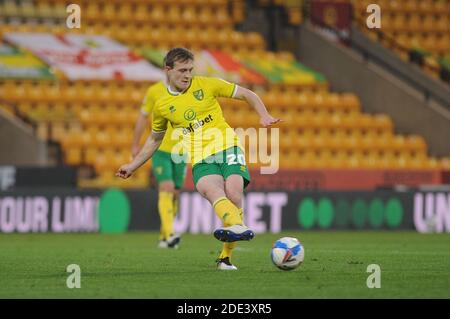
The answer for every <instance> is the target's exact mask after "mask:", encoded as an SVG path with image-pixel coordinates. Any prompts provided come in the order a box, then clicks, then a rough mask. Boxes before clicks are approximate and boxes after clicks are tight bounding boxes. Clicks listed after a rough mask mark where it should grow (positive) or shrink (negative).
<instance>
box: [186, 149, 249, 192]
mask: <svg viewBox="0 0 450 319" xmlns="http://www.w3.org/2000/svg"><path fill="white" fill-rule="evenodd" d="M216 174H217V175H222V176H223V178H224V179H227V178H228V176H230V175H233V174H237V175H241V176H242V177H243V178H244V188H246V187H247V185H248V184H249V183H250V173H249V171H248V168H247V164H246V163H245V156H244V152H242V150H241V149H240V148H239V147H237V146H234V147H230V148H228V149H226V150H224V151H221V152H218V153H216V154H213V155H211V156H208V157H207V158H205V159H204V160H202V161H201V162H198V163H197V164H195V165H194V166H193V167H192V177H193V179H194V184H195V185H197V183H198V180H199V179H200V178H201V177H203V176H207V175H216Z"/></svg>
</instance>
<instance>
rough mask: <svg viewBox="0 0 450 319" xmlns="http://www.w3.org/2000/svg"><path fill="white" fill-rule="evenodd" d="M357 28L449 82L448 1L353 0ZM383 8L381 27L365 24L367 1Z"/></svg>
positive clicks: (449, 4)
mask: <svg viewBox="0 0 450 319" xmlns="http://www.w3.org/2000/svg"><path fill="white" fill-rule="evenodd" d="M352 3H353V6H354V15H355V19H356V20H357V22H358V23H357V25H358V26H359V28H360V30H361V31H363V32H364V33H366V34H367V35H368V36H369V37H370V38H372V39H374V40H376V41H380V42H381V43H382V44H383V45H384V46H386V47H387V48H389V49H391V50H393V51H394V52H396V53H397V54H399V56H400V57H402V59H404V60H409V61H412V62H416V63H417V64H419V65H420V66H421V67H422V69H423V70H424V71H425V72H426V73H428V74H429V75H431V76H433V77H434V78H441V79H442V80H444V81H446V82H449V74H450V66H449V63H450V62H449V61H450V20H449V16H450V2H448V1H446V0H420V1H419V0H401V1H398V0H395V1H388V0H378V1H372V0H353V1H352ZM371 3H373V4H378V5H379V6H380V7H381V8H383V13H382V15H381V23H382V28H381V29H368V28H367V27H366V24H365V23H366V18H365V16H366V14H367V13H366V8H367V6H368V5H369V4H371Z"/></svg>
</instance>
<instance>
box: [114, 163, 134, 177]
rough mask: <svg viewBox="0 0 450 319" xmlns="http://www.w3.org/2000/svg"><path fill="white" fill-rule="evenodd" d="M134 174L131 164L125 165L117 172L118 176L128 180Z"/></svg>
mask: <svg viewBox="0 0 450 319" xmlns="http://www.w3.org/2000/svg"><path fill="white" fill-rule="evenodd" d="M131 174H133V170H132V169H131V165H130V164H125V165H122V166H120V168H119V169H118V170H117V172H116V176H118V177H121V178H123V179H126V178H128V177H130V176H131Z"/></svg>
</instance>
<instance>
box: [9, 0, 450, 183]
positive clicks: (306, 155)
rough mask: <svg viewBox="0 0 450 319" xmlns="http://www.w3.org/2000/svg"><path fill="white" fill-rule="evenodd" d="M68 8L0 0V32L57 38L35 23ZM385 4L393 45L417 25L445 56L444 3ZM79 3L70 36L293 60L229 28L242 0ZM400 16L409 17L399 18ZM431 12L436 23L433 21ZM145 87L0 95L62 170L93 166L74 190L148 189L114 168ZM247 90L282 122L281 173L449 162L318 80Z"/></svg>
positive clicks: (20, 83) (126, 151)
mask: <svg viewBox="0 0 450 319" xmlns="http://www.w3.org/2000/svg"><path fill="white" fill-rule="evenodd" d="M366 2H367V1H361V3H362V4H364V3H366ZM67 3H68V1H63V0H56V1H55V0H36V1H10V0H6V1H4V2H3V3H2V9H3V10H0V12H1V13H0V18H2V19H4V21H6V22H7V23H3V24H1V25H0V34H3V33H5V32H9V31H21V32H31V31H33V32H36V31H42V32H56V33H57V32H62V31H63V30H64V29H63V28H60V27H59V28H58V27H57V28H55V25H54V24H53V23H47V22H45V21H44V20H42V21H41V20H39V19H37V20H36V18H37V17H38V18H39V17H47V18H49V19H50V21H57V19H60V18H61V16H62V15H61V10H62V9H64V7H65V5H66V4H67ZM387 3H390V4H389V8H390V12H391V13H389V14H386V16H388V18H387V19H386V24H387V25H388V28H389V30H392V32H397V34H398V36H399V41H400V42H401V41H403V40H404V41H405V45H407V46H409V47H410V46H411V45H412V44H411V43H410V42H408V41H410V37H408V36H407V37H404V38H402V36H404V35H405V34H408V33H407V32H409V31H411V30H413V29H414V28H416V29H417V28H418V27H419V26H421V25H422V24H423V25H425V27H424V28H423V30H424V34H425V38H424V41H422V40H421V42H420V44H421V45H424V46H425V47H426V48H427V49H429V50H432V51H433V52H437V53H445V54H448V53H449V47H448V41H444V40H440V41H435V40H436V39H437V38H439V39H441V38H442V39H444V38H443V37H445V36H446V37H448V34H447V35H445V36H443V35H442V34H441V33H442V32H447V33H448V29H447V27H448V24H447V25H445V23H446V21H447V22H448V20H446V19H448V17H444V15H445V14H444V13H445V12H447V11H443V10H447V6H442V4H438V3H439V2H438V1H427V3H429V4H431V3H433V4H434V6H433V7H429V6H425V5H423V4H422V3H419V2H414V3H413V2H411V5H410V6H408V7H403V6H402V7H401V8H400V7H396V6H395V2H394V1H393V2H387V1H386V4H387ZM362 4H361V5H362ZM80 5H81V6H82V7H83V8H84V10H85V11H83V14H84V15H85V16H84V19H86V20H87V22H85V23H86V24H85V26H84V27H83V28H82V29H81V30H74V31H75V32H81V33H86V34H103V35H107V36H111V37H112V38H115V39H116V40H118V41H121V42H122V43H125V44H127V45H128V46H130V47H132V48H140V47H143V46H148V44H149V43H151V44H152V46H154V47H155V48H167V47H170V46H172V45H185V46H186V47H189V48H196V49H200V48H215V49H221V50H223V51H225V52H231V53H232V54H233V55H235V56H239V57H243V56H251V57H254V58H257V59H262V60H264V61H270V60H271V59H280V60H284V61H293V60H294V57H293V56H292V54H289V53H286V52H281V53H271V52H267V51H265V47H266V46H265V41H264V39H263V38H262V36H261V35H259V34H257V33H254V32H249V33H243V32H238V31H234V30H233V26H234V23H236V22H239V21H240V20H241V19H242V16H243V15H244V14H245V12H244V11H243V6H242V1H237V2H236V3H234V5H233V7H232V10H231V12H229V11H228V6H227V5H228V1H225V0H214V1H201V0H170V1H169V0H167V1H156V0H140V1H137V0H136V1H130V2H126V3H125V2H121V1H118V0H115V1H96V2H92V1H80ZM355 7H356V9H355V10H356V12H360V11H361V6H360V5H359V4H358V5H356V4H355ZM405 12H415V13H414V15H413V16H411V15H410V18H408V19H406V18H405V15H404V13H405ZM417 12H418V13H417ZM447 13H448V12H447ZM408 14H409V13H408ZM431 15H436V16H438V18H436V19H431V18H430V16H431ZM11 17H20V18H21V20H20V23H16V22H12V20H11ZM32 19H35V21H34V20H32ZM33 21H34V22H33ZM36 21H38V22H37V24H35V23H36ZM444 26H445V28H444ZM421 27H422V26H421ZM435 27H437V28H438V29H439V28H441V29H439V30H440V31H438V33H437V34H434V33H433V32H431V31H430V32H425V31H426V30H434V29H435ZM173 30H178V31H175V32H174V31H173ZM426 37H428V38H426ZM402 39H403V40H402ZM149 84H150V83H148V82H131V81H125V82H116V81H95V80H90V81H67V80H64V79H60V80H59V81H57V82H52V81H31V80H2V81H0V96H1V97H2V99H3V100H5V101H7V102H8V103H10V104H11V105H15V106H16V107H17V109H18V110H19V111H20V112H21V113H22V114H26V115H27V116H28V117H29V118H31V119H33V120H34V121H36V122H37V123H38V124H39V125H38V127H39V129H38V134H39V135H40V136H41V137H42V138H44V139H47V140H53V141H56V142H59V143H60V144H61V148H62V151H63V160H64V162H65V163H66V164H68V165H88V166H91V167H92V168H93V169H95V172H96V174H97V176H96V177H95V178H93V179H83V180H81V181H80V186H85V187H97V186H98V187H101V186H120V187H142V186H146V185H148V183H149V178H148V170H146V169H142V170H139V172H138V174H136V176H135V177H133V179H131V180H129V181H119V180H118V179H115V178H114V172H115V169H117V167H118V166H119V165H120V164H122V163H124V162H127V161H128V160H129V159H130V147H131V141H132V137H133V128H134V124H135V121H136V118H137V116H138V107H139V104H140V102H141V100H142V98H143V96H144V93H145V90H146V88H147V87H148V85H149ZM254 89H255V90H257V91H258V92H259V93H260V95H261V97H262V98H263V100H264V102H265V104H266V105H267V107H268V108H269V109H270V110H271V112H272V114H273V115H274V116H279V117H280V118H282V119H283V120H284V122H283V123H282V124H281V125H280V145H279V147H280V154H281V155H280V162H281V166H282V167H283V168H340V169H348V168H350V169H352V168H368V169H384V168H395V169H417V168H425V169H426V168H435V167H447V168H448V166H449V165H450V164H449V159H442V160H437V159H434V158H429V157H428V156H427V146H426V142H425V140H424V139H423V138H422V137H419V136H402V135H397V134H395V131H394V126H393V123H392V120H391V119H390V118H389V116H388V115H386V114H365V113H363V108H362V106H361V103H360V100H359V99H358V97H357V96H356V95H355V94H353V93H351V92H348V93H345V92H344V93H335V92H330V91H329V88H328V85H327V84H326V83H319V82H313V83H312V84H310V85H299V84H292V85H289V84H272V85H269V86H266V87H254ZM221 103H222V106H223V112H224V116H225V118H226V119H227V121H228V122H229V123H230V125H231V126H233V127H243V128H248V127H255V126H258V125H259V118H258V116H257V115H256V114H255V112H254V111H253V110H251V108H250V107H249V106H248V105H247V104H246V103H243V102H240V101H235V100H229V99H224V100H221ZM3 108H5V109H6V107H3ZM147 134H148V131H147V132H146V134H145V135H147ZM150 165H151V164H146V167H147V168H148V167H149V166H150ZM252 166H253V164H251V167H252Z"/></svg>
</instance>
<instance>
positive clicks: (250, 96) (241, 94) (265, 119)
mask: <svg viewBox="0 0 450 319" xmlns="http://www.w3.org/2000/svg"><path fill="white" fill-rule="evenodd" d="M234 98H235V99H239V100H245V101H247V103H248V104H250V105H251V106H252V107H253V108H254V109H255V110H256V112H258V114H259V116H260V117H261V119H260V123H261V125H262V126H269V125H273V124H275V123H278V122H280V121H281V119H277V118H274V117H273V116H271V115H270V114H269V112H268V111H267V109H266V106H265V105H264V103H263V101H262V100H261V99H260V97H259V96H258V95H257V94H256V93H255V92H253V91H251V90H249V89H246V88H243V87H240V86H238V87H237V90H236V94H235V95H234Z"/></svg>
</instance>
